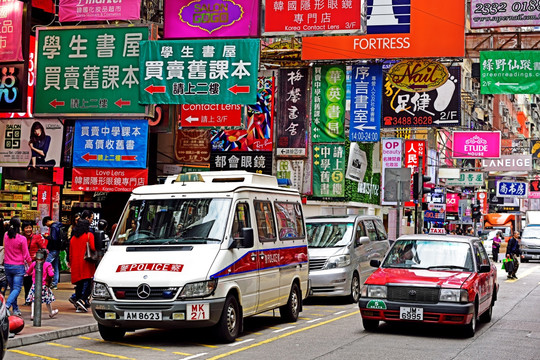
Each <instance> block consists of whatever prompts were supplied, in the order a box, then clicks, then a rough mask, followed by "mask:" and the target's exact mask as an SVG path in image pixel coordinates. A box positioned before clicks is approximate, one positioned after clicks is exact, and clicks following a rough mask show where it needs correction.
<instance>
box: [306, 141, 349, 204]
mask: <svg viewBox="0 0 540 360" xmlns="http://www.w3.org/2000/svg"><path fill="white" fill-rule="evenodd" d="M313 196H315V197H343V196H345V146H343V145H342V144H314V145H313Z"/></svg>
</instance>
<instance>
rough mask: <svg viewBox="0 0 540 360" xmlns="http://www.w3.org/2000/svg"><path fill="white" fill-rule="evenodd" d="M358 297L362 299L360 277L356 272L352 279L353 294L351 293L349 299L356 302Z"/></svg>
mask: <svg viewBox="0 0 540 360" xmlns="http://www.w3.org/2000/svg"><path fill="white" fill-rule="evenodd" d="M358 299H360V277H359V276H358V274H357V273H354V274H353V277H352V280H351V295H349V301H350V302H352V303H355V304H356V303H357V302H358Z"/></svg>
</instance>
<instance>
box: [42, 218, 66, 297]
mask: <svg viewBox="0 0 540 360" xmlns="http://www.w3.org/2000/svg"><path fill="white" fill-rule="evenodd" d="M42 224H43V226H47V227H48V228H49V236H48V237H47V240H48V241H49V242H48V243H47V250H49V255H48V256H47V260H46V261H47V262H50V263H51V264H52V266H53V270H54V277H53V280H52V284H51V289H57V288H58V280H59V279H60V259H59V254H60V250H61V247H62V223H59V222H58V221H53V220H52V218H51V217H50V216H45V217H44V218H43V220H42Z"/></svg>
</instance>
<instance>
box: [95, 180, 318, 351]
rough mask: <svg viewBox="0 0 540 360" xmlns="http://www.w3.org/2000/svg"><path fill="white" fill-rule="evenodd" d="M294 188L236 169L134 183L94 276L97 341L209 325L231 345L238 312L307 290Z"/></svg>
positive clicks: (294, 305) (295, 303) (293, 316)
mask: <svg viewBox="0 0 540 360" xmlns="http://www.w3.org/2000/svg"><path fill="white" fill-rule="evenodd" d="M308 282H309V279H308V251H307V239H306V230H305V224H304V217H303V213H302V205H301V200H300V196H299V194H298V192H297V191H296V190H292V189H285V188H280V187H278V184H277V180H276V178H275V177H273V176H268V175H261V174H253V173H248V172H245V171H222V172H201V173H188V174H182V175H178V176H170V177H169V178H168V179H167V181H166V183H165V184H162V185H150V186H142V187H139V188H137V189H135V190H134V191H133V193H132V195H131V197H130V199H129V201H128V203H127V205H126V207H125V209H124V212H123V214H122V216H121V219H120V222H119V224H118V227H117V229H116V231H115V233H114V236H113V239H112V240H111V245H110V247H109V249H108V250H107V253H106V254H105V256H104V257H103V260H102V261H101V263H100V264H99V267H98V269H97V271H96V273H95V276H94V287H93V291H92V306H91V307H92V313H93V315H94V317H95V319H96V321H97V322H98V326H99V332H100V334H101V336H102V338H103V339H105V340H118V339H121V338H122V337H123V336H124V335H125V333H126V331H132V330H136V329H141V328H194V327H213V329H214V330H215V333H216V335H218V336H219V337H220V338H221V339H223V340H225V341H228V342H231V341H234V339H235V338H236V337H237V336H238V335H239V334H240V332H241V331H242V324H243V318H245V317H247V316H252V315H255V314H258V313H261V312H264V311H268V310H271V309H275V308H279V310H280V314H281V317H282V318H283V319H284V320H285V321H296V320H297V319H298V314H299V312H300V311H301V310H302V300H303V299H304V298H305V297H306V296H307V295H308V292H309V286H308Z"/></svg>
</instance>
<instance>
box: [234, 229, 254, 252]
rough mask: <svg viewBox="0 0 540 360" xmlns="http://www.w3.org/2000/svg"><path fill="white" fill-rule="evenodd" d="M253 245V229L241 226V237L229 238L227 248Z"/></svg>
mask: <svg viewBox="0 0 540 360" xmlns="http://www.w3.org/2000/svg"><path fill="white" fill-rule="evenodd" d="M253 245H254V240H253V229H252V228H242V233H241V237H238V238H231V240H229V247H228V248H229V249H234V248H252V247H253Z"/></svg>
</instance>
